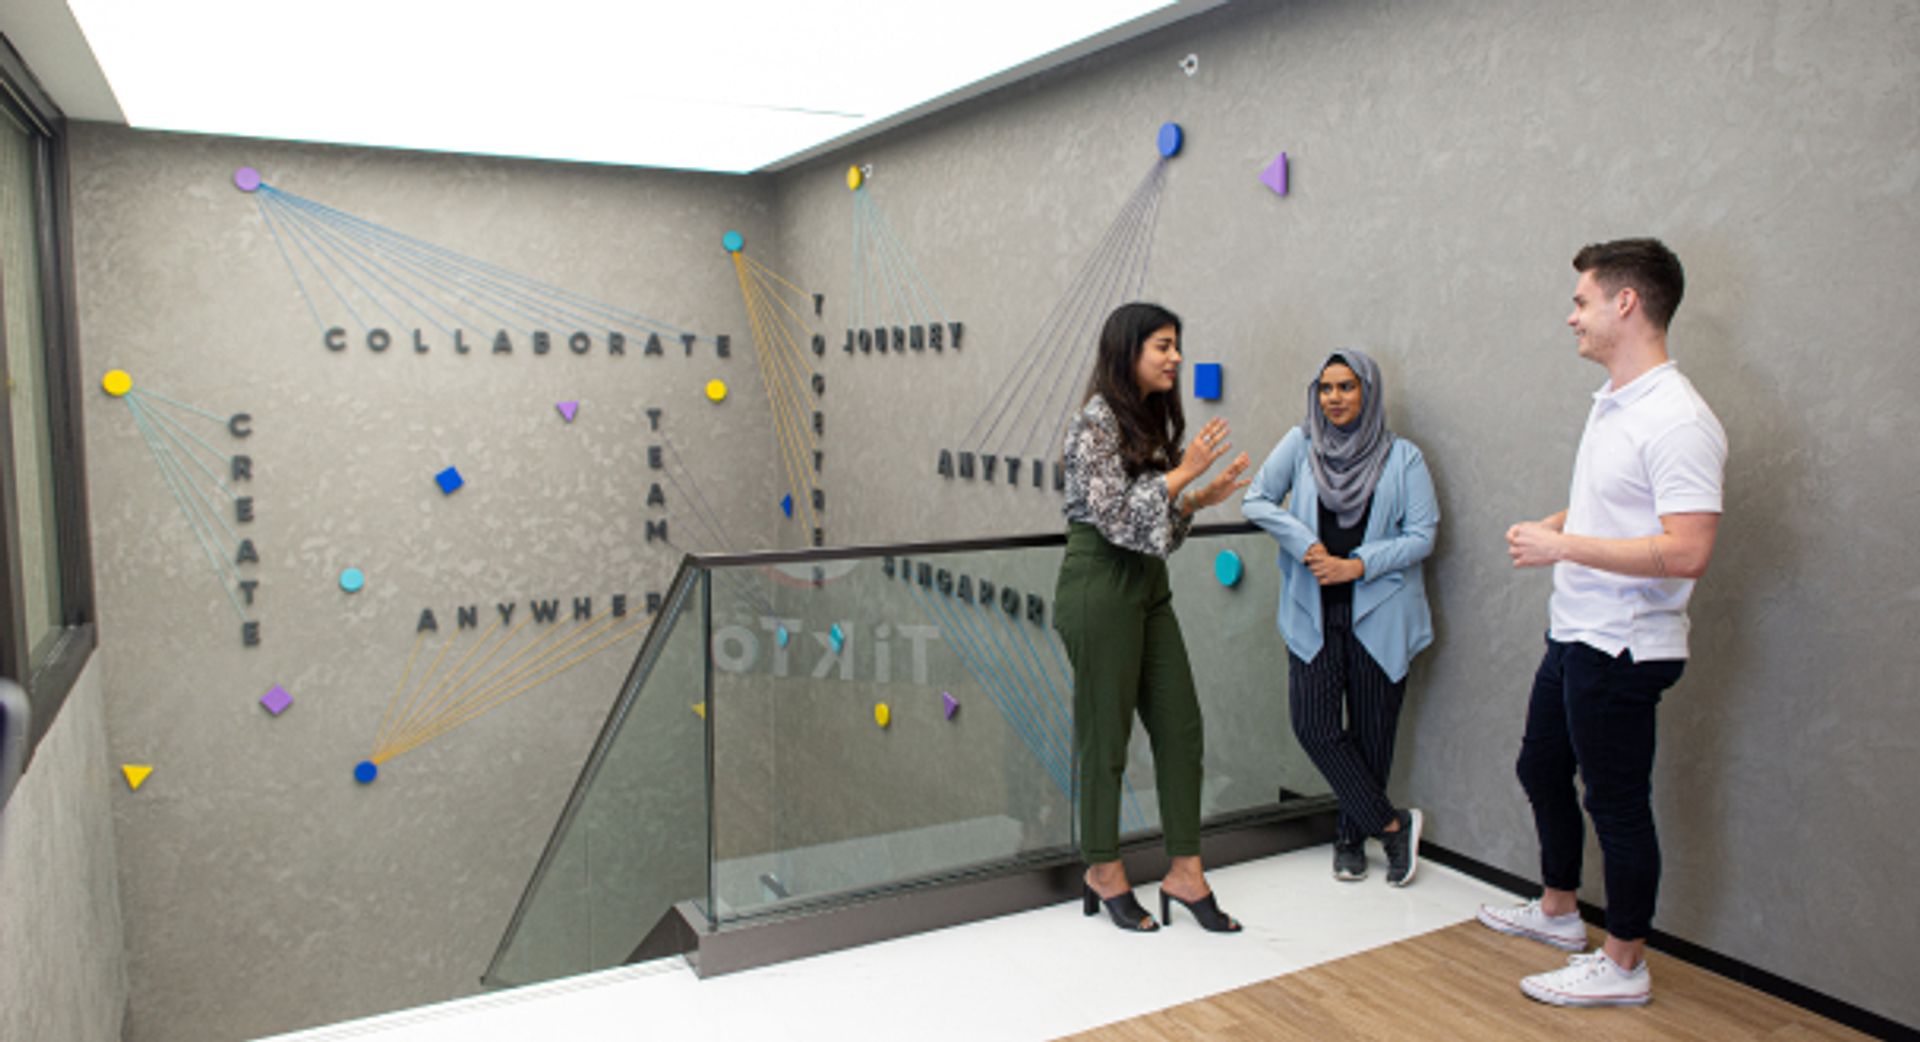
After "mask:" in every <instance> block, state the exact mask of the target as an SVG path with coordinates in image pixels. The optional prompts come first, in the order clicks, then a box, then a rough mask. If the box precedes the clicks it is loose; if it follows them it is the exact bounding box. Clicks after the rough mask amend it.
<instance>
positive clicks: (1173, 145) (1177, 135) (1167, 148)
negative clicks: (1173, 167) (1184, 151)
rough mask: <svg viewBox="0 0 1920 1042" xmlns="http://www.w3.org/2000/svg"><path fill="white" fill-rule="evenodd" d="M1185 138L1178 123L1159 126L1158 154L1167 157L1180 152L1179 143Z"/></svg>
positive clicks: (1169, 157)
mask: <svg viewBox="0 0 1920 1042" xmlns="http://www.w3.org/2000/svg"><path fill="white" fill-rule="evenodd" d="M1185 139H1186V133H1185V132H1184V131H1182V130H1181V129H1180V124H1178V123H1166V124H1162V125H1161V127H1160V140H1159V142H1158V144H1159V146H1160V154H1161V155H1162V156H1165V157H1166V158H1168V159H1172V158H1173V157H1174V156H1177V155H1179V154H1180V144H1181V142H1182V141H1184V140H1185Z"/></svg>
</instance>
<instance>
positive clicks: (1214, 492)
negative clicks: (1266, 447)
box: [1187, 452, 1253, 512]
mask: <svg viewBox="0 0 1920 1042" xmlns="http://www.w3.org/2000/svg"><path fill="white" fill-rule="evenodd" d="M1252 465H1253V461H1252V460H1250V459H1248V458H1247V454H1246V453H1244V452H1243V453H1241V454H1240V455H1238V456H1236V457H1234V460H1233V462H1232V463H1229V464H1227V469H1225V470H1223V471H1221V472H1220V473H1219V474H1218V475H1217V476H1215V477H1214V479H1213V480H1212V481H1209V482H1207V484H1206V487H1205V488H1202V489H1200V490H1199V491H1198V492H1189V493H1187V502H1188V504H1189V505H1190V506H1191V508H1192V511H1193V512H1198V511H1201V510H1204V509H1206V508H1207V507H1210V506H1213V505H1214V504H1216V503H1221V502H1225V501H1226V499H1227V498H1228V497H1229V496H1232V495H1233V494H1234V493H1235V492H1238V491H1240V490H1241V489H1243V488H1246V487H1247V486H1248V485H1251V484H1253V479H1252V478H1243V477H1241V476H1240V475H1242V474H1245V473H1246V472H1247V468H1248V467H1250V466H1252Z"/></svg>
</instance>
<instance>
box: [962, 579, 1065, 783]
mask: <svg viewBox="0 0 1920 1042" xmlns="http://www.w3.org/2000/svg"><path fill="white" fill-rule="evenodd" d="M929 597H931V594H929ZM945 610H946V612H947V613H948V615H949V617H950V618H949V621H948V626H949V628H951V629H952V630H953V631H954V632H955V633H958V634H959V635H960V636H961V638H962V639H963V640H965V641H967V642H968V646H969V647H970V648H971V649H973V651H974V653H975V655H977V656H978V657H979V658H980V660H981V661H984V662H988V663H991V664H992V665H994V666H995V667H998V668H997V669H996V672H995V676H996V678H997V679H998V680H999V683H1000V684H1001V691H1002V692H1003V694H1004V695H1005V700H1006V702H1007V703H1010V704H1011V705H1012V706H1013V707H1015V710H1016V711H1017V714H1018V716H1019V718H1020V720H1021V721H1022V723H1023V724H1024V725H1025V727H1026V729H1027V741H1028V743H1029V746H1030V747H1031V748H1032V750H1033V753H1034V756H1035V757H1036V758H1038V759H1040V760H1041V761H1042V762H1043V763H1045V764H1046V765H1047V767H1048V770H1049V773H1052V774H1053V775H1054V776H1055V779H1056V780H1057V781H1060V782H1061V783H1062V788H1063V791H1067V792H1071V791H1072V777H1071V772H1070V770H1069V765H1070V764H1071V763H1072V759H1073V757H1072V750H1071V747H1068V748H1067V749H1064V750H1063V749H1062V748H1061V747H1060V744H1059V742H1058V740H1057V736H1056V735H1055V734H1053V732H1052V731H1051V730H1050V729H1049V728H1048V727H1047V726H1046V725H1045V724H1044V723H1043V722H1042V721H1041V719H1040V716H1039V713H1038V707H1037V706H1036V705H1035V704H1034V702H1033V699H1032V697H1031V695H1030V694H1028V693H1027V692H1026V690H1025V688H1024V686H1023V685H1020V684H1019V683H1018V681H1017V679H1016V678H1015V677H1014V675H1013V669H1012V663H1011V662H1009V661H1007V659H1006V657H1005V655H1004V653H1001V654H995V653H990V652H989V651H988V650H987V642H986V640H985V638H983V637H982V636H981V635H980V633H979V632H978V631H976V630H975V629H974V626H973V622H972V620H971V619H969V618H968V617H967V614H968V612H967V609H966V608H965V607H963V606H961V605H960V604H958V603H947V604H945ZM1007 711H1008V710H1007V707H1006V705H1002V712H1007ZM1063 753H1064V755H1063Z"/></svg>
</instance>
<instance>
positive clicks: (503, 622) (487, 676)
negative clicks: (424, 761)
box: [362, 600, 653, 781]
mask: <svg viewBox="0 0 1920 1042" xmlns="http://www.w3.org/2000/svg"><path fill="white" fill-rule="evenodd" d="M574 607H575V612H574V618H573V621H572V623H571V624H561V622H560V614H561V602H560V601H558V600H548V601H533V602H530V603H529V605H528V611H527V613H526V615H524V616H522V617H521V619H520V621H519V622H517V623H515V622H512V621H511V612H510V611H505V612H501V613H500V616H499V617H498V618H496V619H494V620H493V621H492V622H491V623H490V624H489V625H488V626H487V627H486V629H484V630H482V631H480V632H479V633H478V634H477V635H476V636H474V637H473V639H471V640H468V639H467V633H468V631H469V630H470V629H473V628H474V627H473V626H471V625H468V623H470V622H471V623H477V622H478V620H477V618H474V619H462V625H461V626H460V627H459V628H458V629H456V630H455V631H454V633H453V634H452V635H450V636H448V637H446V638H445V639H443V640H441V641H440V648H439V650H438V651H436V652H435V653H434V654H433V658H432V660H431V662H430V663H429V664H428V665H427V666H426V669H425V670H424V671H422V672H420V673H419V675H418V679H415V669H416V667H417V666H418V665H419V659H420V657H421V652H422V650H423V649H424V646H425V643H426V639H427V636H428V634H429V633H433V632H436V631H435V630H429V629H424V628H423V629H421V630H420V631H419V632H417V633H416V634H415V635H414V640H413V649H412V650H411V651H410V652H408V654H407V664H406V669H405V671H404V672H402V673H401V675H400V682H399V684H398V685H397V686H395V688H394V692H393V696H392V697H391V698H390V699H388V702H387V707H386V711H385V712H384V713H382V714H381V718H380V728H379V730H378V732H377V733H376V734H375V736H374V741H373V753H372V755H371V756H370V757H369V758H368V759H367V760H366V761H365V762H364V763H363V764H362V767H363V768H364V767H366V766H367V765H369V764H370V765H372V767H373V768H374V769H375V770H376V771H377V769H378V768H379V767H380V766H381V765H384V764H385V763H387V762H388V761H389V760H392V759H394V758H395V757H397V756H400V755H402V754H404V753H407V752H410V751H412V750H414V749H418V748H419V747H420V746H422V745H425V744H426V743H428V742H431V741H433V740H435V739H437V738H440V737H441V736H443V735H445V734H447V733H449V732H451V731H453V730H455V729H457V728H459V727H461V726H463V725H465V724H468V723H470V722H472V721H474V720H476V719H479V718H480V717H482V716H484V715H486V714H487V713H490V712H492V711H494V710H496V709H499V708H500V707H502V706H504V705H506V704H508V703H510V702H512V701H513V700H514V699H517V698H519V697H520V696H521V695H524V694H526V693H528V692H529V691H533V690H534V689H536V688H539V687H541V686H543V685H545V684H547V683H549V682H550V681H552V680H554V679H556V678H557V677H559V676H561V675H562V674H564V673H566V672H567V671H568V670H571V669H573V668H574V667H576V666H578V665H580V664H581V663H583V662H586V661H587V660H589V659H591V658H593V657H595V656H597V655H600V654H603V653H605V652H607V651H610V650H612V649H613V648H615V647H618V646H619V645H621V644H622V643H624V642H626V641H627V640H629V639H631V638H633V637H635V636H637V635H639V634H640V633H642V632H643V631H644V630H645V629H646V627H647V626H648V625H649V624H650V623H651V622H652V621H653V618H652V616H650V615H649V614H647V613H646V612H644V611H636V612H629V613H624V614H616V613H615V612H614V611H613V609H612V607H608V608H606V609H603V610H602V611H600V612H597V613H583V612H582V611H581V610H580V608H581V606H580V605H579V604H577V603H576V604H575V606H574ZM477 614H478V612H477V610H476V611H475V615H477ZM530 627H539V628H536V629H533V630H531V631H530V630H529V628H530ZM462 645H464V646H465V650H464V652H462V653H461V654H460V655H458V656H457V657H454V656H453V652H454V650H455V649H456V648H457V647H460V646H462ZM510 648H511V649H512V653H511V654H506V655H505V657H504V658H503V657H501V656H502V655H503V653H506V652H507V651H508V649H510ZM483 652H484V654H483ZM450 657H451V658H453V662H452V664H451V665H450V666H448V667H447V669H446V670H445V671H444V672H442V670H441V667H442V666H443V665H446V664H447V660H448V659H449V658H450ZM496 660H497V661H496ZM363 780H367V781H370V780H372V779H371V777H365V778H363Z"/></svg>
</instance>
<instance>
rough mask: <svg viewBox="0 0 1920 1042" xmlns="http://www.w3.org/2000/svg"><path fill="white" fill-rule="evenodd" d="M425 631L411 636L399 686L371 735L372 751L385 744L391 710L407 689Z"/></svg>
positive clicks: (398, 702) (425, 634)
mask: <svg viewBox="0 0 1920 1042" xmlns="http://www.w3.org/2000/svg"><path fill="white" fill-rule="evenodd" d="M426 638H427V631H426V630H416V631H415V632H414V634H413V650H412V651H409V652H407V669H406V672H404V673H401V674H400V685H399V686H398V687H395V688H394V689H393V697H392V698H389V699H387V709H386V711H385V712H383V713H381V714H380V729H379V730H378V731H375V732H374V733H373V751H374V752H376V753H377V752H379V751H380V749H381V747H382V746H383V745H384V744H386V740H387V726H388V723H389V722H390V721H391V720H392V719H393V710H394V707H395V706H398V705H399V704H400V694H401V692H403V691H405V690H406V689H407V681H408V680H409V679H411V678H412V677H413V660H414V659H415V657H417V656H418V655H419V654H420V644H421V642H422V641H424V640H426Z"/></svg>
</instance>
